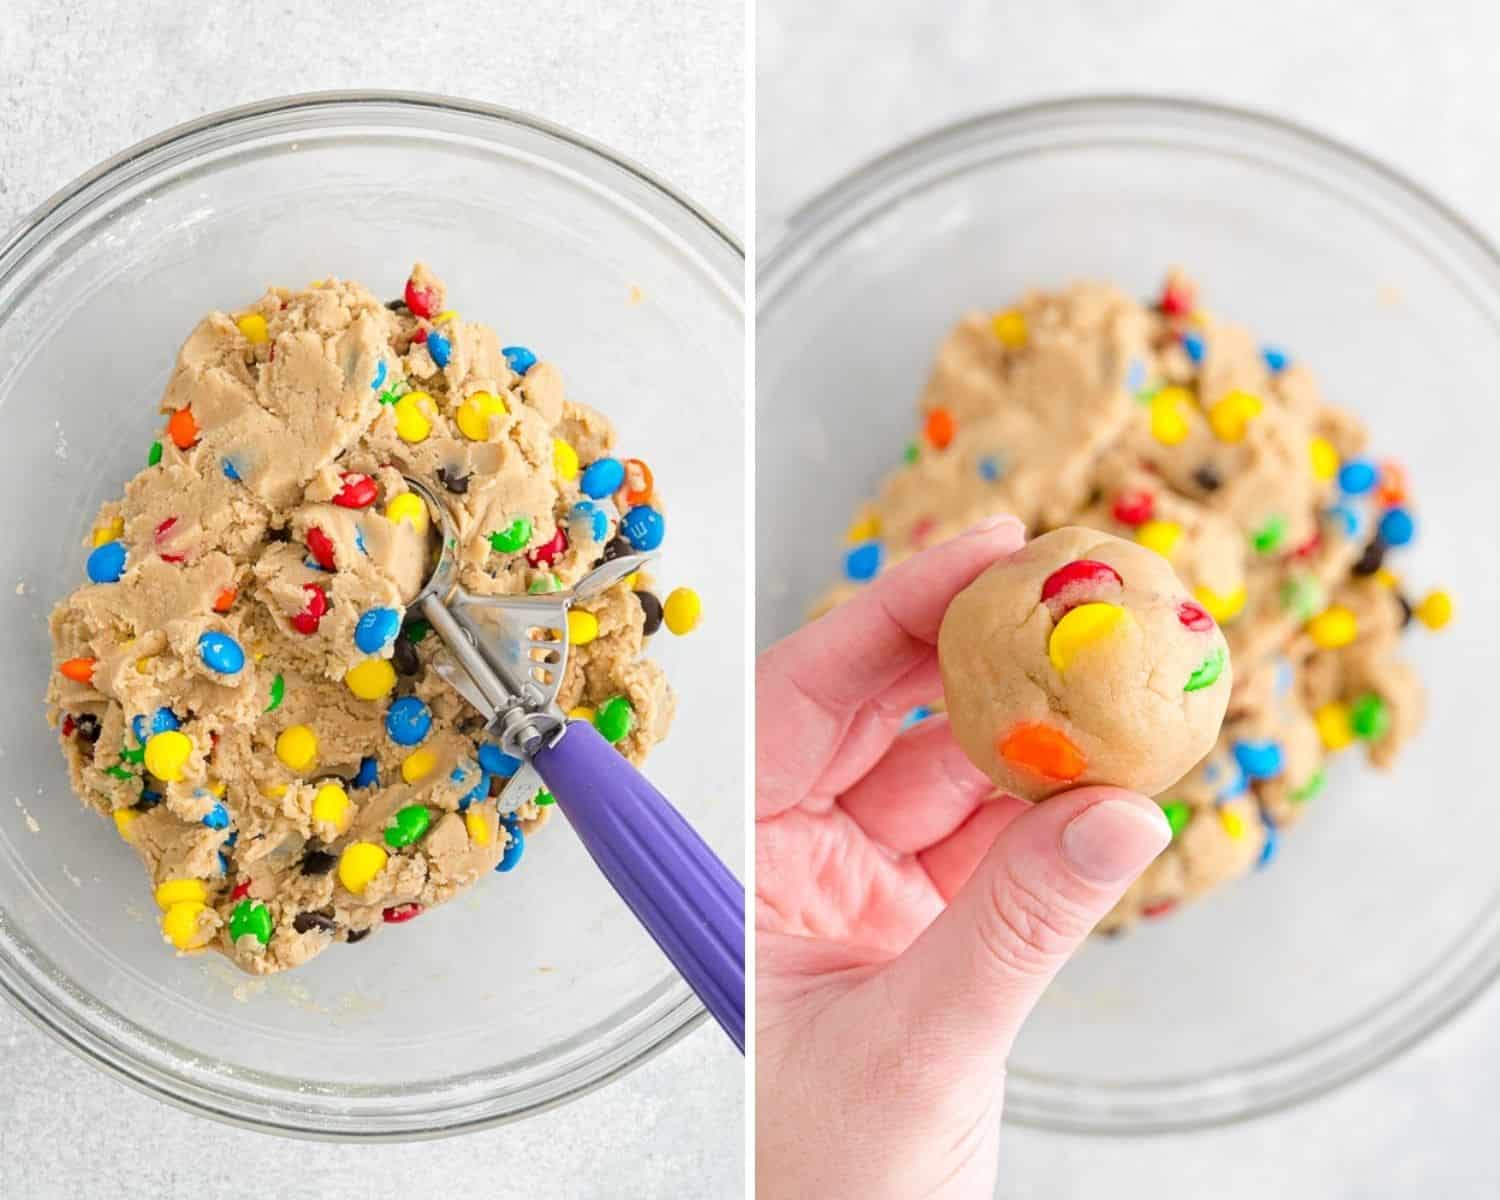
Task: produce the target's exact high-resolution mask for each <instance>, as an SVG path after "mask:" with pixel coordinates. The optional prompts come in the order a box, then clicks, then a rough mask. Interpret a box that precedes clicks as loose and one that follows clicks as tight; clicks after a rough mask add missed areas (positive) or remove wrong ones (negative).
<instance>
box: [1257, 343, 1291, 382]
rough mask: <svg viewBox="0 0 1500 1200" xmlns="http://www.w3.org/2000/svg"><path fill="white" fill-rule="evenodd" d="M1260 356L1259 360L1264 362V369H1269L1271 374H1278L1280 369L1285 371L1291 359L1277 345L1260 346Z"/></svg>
mask: <svg viewBox="0 0 1500 1200" xmlns="http://www.w3.org/2000/svg"><path fill="white" fill-rule="evenodd" d="M1260 357H1261V361H1262V362H1264V363H1265V364H1266V370H1268V371H1270V372H1271V373H1272V374H1273V375H1279V374H1280V373H1281V372H1282V371H1285V370H1286V369H1287V366H1288V364H1289V363H1290V362H1291V359H1290V358H1289V357H1288V356H1287V352H1286V351H1285V350H1282V349H1280V348H1279V347H1277V346H1262V347H1261V348H1260Z"/></svg>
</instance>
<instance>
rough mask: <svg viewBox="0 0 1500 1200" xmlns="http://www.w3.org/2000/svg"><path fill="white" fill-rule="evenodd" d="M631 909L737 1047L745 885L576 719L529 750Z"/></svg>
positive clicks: (741, 1028)
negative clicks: (547, 743)
mask: <svg viewBox="0 0 1500 1200" xmlns="http://www.w3.org/2000/svg"><path fill="white" fill-rule="evenodd" d="M531 762H532V766H534V767H535V768H536V769H537V773H538V774H540V775H541V777H542V779H543V781H544V782H545V783H546V784H547V790H548V791H550V792H551V793H552V796H553V798H554V799H555V800H556V801H557V807H558V808H560V809H562V811H563V813H564V814H565V815H566V816H567V818H568V823H569V824H570V825H572V826H573V830H574V832H576V833H577V834H578V836H579V838H580V839H581V840H582V841H583V844H584V846H585V848H586V849H587V850H588V852H589V853H590V854H591V855H593V858H594V861H595V862H596V863H598V864H599V869H600V870H601V871H603V872H604V877H605V878H606V879H608V880H609V882H610V884H611V885H613V887H614V889H615V891H617V892H618V893H619V894H620V895H621V897H623V898H624V900H625V903H626V904H628V905H629V906H630V910H631V911H632V912H633V913H635V915H636V918H637V919H638V920H639V921H640V923H641V924H642V925H644V926H645V927H646V932H647V933H649V934H650V935H651V936H652V937H653V938H654V939H655V940H656V944H657V945H658V946H660V947H661V948H662V951H663V952H664V953H665V954H666V956H667V957H668V958H669V959H671V960H672V965H673V966H675V967H676V968H677V970H678V971H679V972H681V974H682V977H683V978H684V979H686V980H687V982H688V985H689V986H690V987H691V988H692V989H693V991H695V992H697V993H698V998H699V999H700V1000H702V1001H703V1003H704V1005H705V1006H706V1007H707V1009H708V1011H709V1012H711V1013H713V1015H714V1019H715V1020H716V1021H718V1022H719V1024H720V1025H722V1026H723V1027H724V1032H725V1033H727V1034H728V1035H729V1036H730V1037H731V1038H732V1039H733V1040H734V1044H735V1045H736V1046H738V1047H739V1050H740V1053H741V1054H743V1053H744V1052H745V889H744V886H743V885H742V884H741V883H740V882H739V880H737V879H736V878H735V877H734V876H733V875H732V874H731V873H730V871H729V868H728V867H726V866H725V865H724V864H723V863H722V862H721V861H720V860H719V858H718V856H717V855H716V854H714V852H713V851H712V850H710V849H709V848H708V846H707V844H706V843H705V842H704V841H703V839H702V838H700V837H699V836H698V835H697V834H696V833H694V832H693V829H692V827H691V826H690V825H689V824H688V823H687V822H686V821H685V820H683V819H682V815H681V814H680V813H679V812H678V811H677V810H676V809H675V808H673V807H672V805H671V804H670V803H668V801H667V798H666V797H665V796H663V795H662V794H661V793H660V792H658V791H657V790H656V789H655V788H654V787H652V786H651V784H650V783H648V782H647V781H646V778H645V776H644V775H642V774H641V773H640V772H639V771H637V770H636V769H635V768H634V767H633V766H631V765H630V764H629V763H628V762H626V761H625V759H624V758H622V757H621V756H620V754H619V753H618V752H617V751H616V750H615V749H614V747H613V746H611V745H610V744H609V743H608V742H606V741H605V740H604V739H603V738H602V737H600V736H599V734H598V732H597V731H596V730H595V729H594V727H593V726H592V725H590V724H588V723H587V722H585V721H576V722H573V723H571V724H569V726H568V728H567V731H566V732H565V733H564V734H563V735H562V737H561V738H559V739H558V741H557V742H556V744H555V745H552V746H542V747H539V748H538V749H537V751H536V753H535V754H534V755H533V757H532V760H531Z"/></svg>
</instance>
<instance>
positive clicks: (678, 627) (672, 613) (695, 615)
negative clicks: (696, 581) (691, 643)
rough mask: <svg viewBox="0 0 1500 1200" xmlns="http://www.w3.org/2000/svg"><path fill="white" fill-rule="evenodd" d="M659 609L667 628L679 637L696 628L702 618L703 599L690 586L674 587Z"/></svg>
mask: <svg viewBox="0 0 1500 1200" xmlns="http://www.w3.org/2000/svg"><path fill="white" fill-rule="evenodd" d="M661 611H662V619H663V620H664V621H666V623H667V628H668V629H670V630H671V631H672V632H673V633H675V634H677V636H678V637H681V636H682V635H683V634H687V633H692V632H693V630H695V629H697V628H698V622H699V621H700V620H702V618H703V601H702V600H700V599H699V598H698V593H697V592H695V591H693V589H692V588H674V589H673V591H672V593H671V595H669V596H668V597H667V600H666V603H665V604H663V605H662V606H661Z"/></svg>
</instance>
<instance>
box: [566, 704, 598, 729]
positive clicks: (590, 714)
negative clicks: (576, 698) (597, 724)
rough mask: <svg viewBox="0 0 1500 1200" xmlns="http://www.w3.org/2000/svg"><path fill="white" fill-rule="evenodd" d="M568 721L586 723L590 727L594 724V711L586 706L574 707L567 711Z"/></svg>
mask: <svg viewBox="0 0 1500 1200" xmlns="http://www.w3.org/2000/svg"><path fill="white" fill-rule="evenodd" d="M568 720H570V721H587V722H588V723H589V724H591V725H592V724H593V723H594V710H593V709H592V708H590V707H589V706H588V705H587V704H579V705H575V706H574V707H573V708H570V709H568Z"/></svg>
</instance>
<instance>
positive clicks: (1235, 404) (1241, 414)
mask: <svg viewBox="0 0 1500 1200" xmlns="http://www.w3.org/2000/svg"><path fill="white" fill-rule="evenodd" d="M1261 408H1262V405H1261V402H1260V400H1259V399H1258V398H1257V397H1255V396H1252V395H1251V394H1250V393H1249V392H1242V391H1240V390H1239V389H1235V390H1234V391H1232V392H1226V393H1225V394H1224V395H1223V396H1220V397H1219V399H1217V400H1215V401H1214V403H1213V405H1212V407H1210V408H1209V410H1208V427H1209V428H1210V429H1212V430H1213V431H1214V436H1215V437H1217V438H1218V439H1219V440H1220V441H1221V442H1242V441H1244V440H1245V431H1246V430H1247V429H1248V428H1249V427H1250V422H1251V421H1253V420H1254V419H1255V418H1256V417H1258V416H1260V414H1261Z"/></svg>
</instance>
